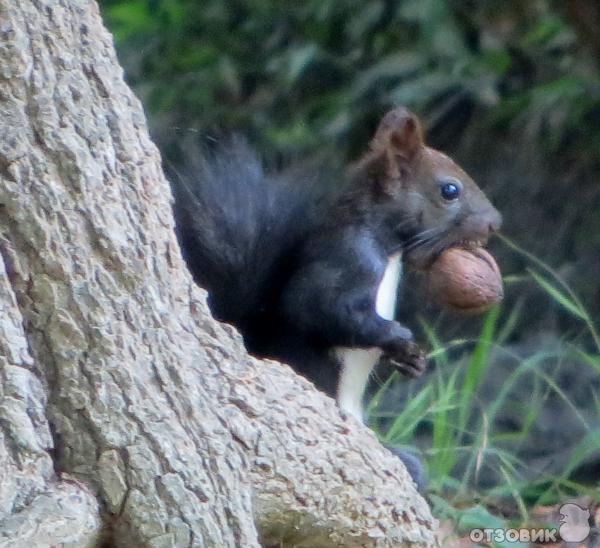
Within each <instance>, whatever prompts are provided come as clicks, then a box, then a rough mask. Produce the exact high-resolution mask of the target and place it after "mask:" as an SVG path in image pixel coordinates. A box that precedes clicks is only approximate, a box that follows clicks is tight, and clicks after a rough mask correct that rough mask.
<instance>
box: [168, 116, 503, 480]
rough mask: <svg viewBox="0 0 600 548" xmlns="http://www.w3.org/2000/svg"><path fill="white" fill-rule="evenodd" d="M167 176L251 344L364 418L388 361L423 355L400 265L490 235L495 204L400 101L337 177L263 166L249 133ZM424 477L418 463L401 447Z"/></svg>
mask: <svg viewBox="0 0 600 548" xmlns="http://www.w3.org/2000/svg"><path fill="white" fill-rule="evenodd" d="M192 160H193V161H194V162H195V165H192V166H191V169H188V170H186V171H185V172H186V173H188V174H189V175H185V176H179V177H176V178H175V179H174V180H173V189H174V194H175V206H174V211H175V217H176V222H177V232H178V236H179V239H180V243H181V246H182V249H183V253H184V256H185V257H186V260H187V263H188V265H189V267H190V270H191V271H192V273H193V275H194V278H195V280H196V281H197V283H198V284H199V285H201V286H202V287H205V288H206V289H207V290H208V293H209V304H210V306H211V310H212V311H213V314H214V315H215V317H217V318H218V319H220V320H222V321H226V322H229V323H232V324H234V325H235V326H236V327H237V328H238V329H239V330H240V332H241V333H242V335H243V336H244V340H245V343H246V345H247V348H248V350H249V351H250V352H251V353H253V354H256V355H258V356H261V357H270V358H275V359H278V360H280V361H283V362H285V363H288V364H290V365H292V366H293V367H294V369H295V370H296V371H298V372H299V373H300V374H302V375H304V376H305V377H307V378H309V379H310V380H312V381H313V382H314V383H315V384H316V385H317V387H319V388H320V389H322V390H324V391H325V392H327V393H328V394H330V395H332V396H334V397H336V399H337V401H338V404H339V406H340V408H341V409H342V410H344V411H346V412H347V413H349V414H351V415H354V416H355V417H356V418H358V419H359V420H363V411H362V398H363V394H364V390H365V387H366V385H367V382H368V380H369V375H370V374H371V371H372V369H373V367H374V365H375V364H376V363H377V362H378V360H380V359H385V360H386V361H388V362H389V363H391V364H392V365H394V366H395V367H396V368H397V369H399V370H400V371H401V372H402V373H403V374H405V375H408V376H418V375H420V374H421V373H422V372H423V370H424V369H425V357H424V353H423V352H422V350H421V349H420V347H419V346H418V345H417V344H416V343H415V342H414V339H413V335H412V333H411V331H410V330H409V329H408V328H406V327H404V326H403V325H401V324H400V323H399V322H397V321H395V320H394V317H395V311H396V306H397V303H396V299H397V291H398V287H399V283H400V280H401V272H402V265H403V264H404V265H406V266H407V267H409V268H416V269H423V268H426V267H427V265H428V264H430V263H431V262H432V261H433V260H434V259H435V258H436V257H437V256H438V255H439V254H440V253H441V252H442V251H443V250H444V249H446V248H448V247H451V246H453V245H457V244H460V245H469V243H476V244H477V245H482V244H484V243H485V242H486V241H487V239H488V237H489V235H490V233H492V232H493V231H495V230H498V228H499V227H500V223H501V218H500V214H499V213H498V212H497V211H496V209H494V207H493V206H492V205H491V204H490V202H489V201H488V199H487V198H486V196H485V195H484V193H483V192H482V191H481V190H480V189H479V187H478V186H477V185H476V184H475V183H474V181H473V180H472V179H471V178H470V177H469V176H468V175H467V174H466V173H465V172H464V171H463V170H462V169H461V168H460V167H459V166H457V165H456V164H455V163H454V162H453V161H452V160H451V159H450V158H449V157H448V156H446V155H444V154H442V153H441V152H438V151H436V150H433V149H431V148H429V147H427V146H426V145H425V143H424V140H423V132H422V129H421V126H420V124H419V121H418V119H417V118H416V117H415V116H414V115H413V114H412V113H411V112H409V111H408V110H407V109H405V108H403V107H400V108H396V109H394V110H392V111H391V112H388V113H387V114H386V115H385V116H384V118H383V119H382V121H381V123H380V125H379V127H378V129H377V131H376V133H375V136H374V138H373V140H372V141H371V144H370V147H369V151H368V152H367V153H366V154H365V156H364V157H363V158H362V159H361V160H360V161H359V162H358V163H357V164H355V165H354V166H352V167H351V168H350V169H349V170H347V171H346V173H340V174H339V175H337V176H334V179H335V180H334V181H333V182H334V183H335V184H333V185H332V184H331V182H330V183H327V182H323V181H319V180H317V181H314V180H302V179H303V178H302V177H299V176H298V173H299V170H298V169H296V170H294V171H293V172H291V173H293V174H290V173H286V172H283V173H281V172H280V173H267V172H265V170H264V169H263V167H262V164H261V162H260V160H259V159H258V158H257V157H256V155H255V154H254V153H253V152H252V151H251V150H249V148H248V147H247V146H246V145H245V144H244V143H242V142H239V141H233V142H230V143H228V144H227V145H226V146H225V147H223V149H222V150H217V151H216V152H213V153H211V154H204V155H198V156H197V157H196V158H192ZM396 453H397V454H398V455H399V456H400V458H402V460H403V461H404V462H405V464H406V465H407V468H408V469H409V472H410V473H411V475H412V476H413V479H415V481H416V482H417V484H421V485H422V483H423V471H422V467H421V465H420V463H419V462H418V460H416V459H415V458H414V457H413V456H411V455H409V454H407V453H404V452H396Z"/></svg>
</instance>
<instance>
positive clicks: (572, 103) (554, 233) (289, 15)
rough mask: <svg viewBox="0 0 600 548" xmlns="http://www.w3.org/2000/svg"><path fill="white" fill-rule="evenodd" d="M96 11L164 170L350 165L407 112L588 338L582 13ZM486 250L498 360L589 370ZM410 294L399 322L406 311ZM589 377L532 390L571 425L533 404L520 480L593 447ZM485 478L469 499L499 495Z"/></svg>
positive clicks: (523, 402)
mask: <svg viewBox="0 0 600 548" xmlns="http://www.w3.org/2000/svg"><path fill="white" fill-rule="evenodd" d="M100 4H101V7H102V9H103V12H104V16H105V19H106V21H107V23H108V25H109V27H110V28H111V30H112V32H113V33H114V34H115V38H116V42H117V47H118V51H119V55H120V59H121V61H122V63H123V65H124V66H125V70H126V76H127V79H128V81H129V82H130V84H131V85H132V86H133V87H134V89H135V90H136V92H137V94H138V95H139V96H140V98H141V99H142V101H143V103H144V105H145V108H146V110H147V113H148V116H149V121H150V125H151V131H152V133H153V136H154V138H155V140H156V141H157V143H158V144H159V146H160V147H161V148H162V150H163V151H165V152H166V153H167V154H168V151H169V150H170V148H171V147H172V146H173V144H174V143H176V142H179V141H181V140H182V139H186V138H187V137H188V136H189V135H190V134H193V135H199V136H201V137H202V138H210V137H215V138H218V137H219V136H220V135H223V134H226V133H230V132H236V133H242V134H244V135H246V136H247V137H248V138H249V139H250V140H251V141H252V142H253V143H254V145H255V146H256V147H257V148H258V149H259V150H261V151H262V152H263V153H264V154H265V155H266V156H267V157H268V158H274V159H275V160H276V161H278V160H280V159H282V158H295V159H299V158H300V159H308V158H311V157H314V156H319V157H320V158H327V157H328V155H329V157H335V158H338V159H341V160H342V161H344V162H345V161H351V160H354V159H356V158H357V157H358V156H359V155H360V153H361V152H362V151H363V150H364V149H365V146H366V144H367V142H368V140H369V138H370V136H371V135H372V132H373V130H374V128H375V126H376V124H377V121H378V119H379V118H380V116H381V115H382V114H383V113H384V112H385V111H386V110H388V109H389V108H391V107H393V106H395V105H398V104H404V105H407V106H408V107H410V108H411V109H413V110H414V111H415V112H416V113H418V114H419V115H420V116H421V118H422V119H423V121H424V124H425V126H426V128H427V134H428V139H429V142H430V144H432V145H433V146H435V147H437V148H440V149H442V150H444V151H446V152H448V153H449V154H451V155H453V156H454V157H455V158H456V159H457V160H458V162H459V163H460V164H461V165H462V166H463V167H465V168H466V170H467V171H469V172H470V173H471V175H472V176H473V177H474V178H475V179H476V180H477V181H478V182H479V184H480V185H481V187H482V188H483V189H484V190H485V191H486V193H487V194H488V195H489V197H490V198H491V199H492V201H493V202H494V203H495V204H496V205H497V206H498V209H500V210H501V212H502V213H503V216H504V227H503V233H504V234H505V235H506V236H508V237H509V238H510V239H511V240H512V241H514V242H516V243H518V245H519V246H521V247H522V248H524V249H525V250H527V251H528V252H529V253H531V254H533V255H534V256H536V257H538V258H540V259H542V260H543V261H544V262H545V263H547V264H548V265H549V266H551V267H552V269H553V270H554V271H555V273H557V274H558V275H559V276H560V278H562V280H564V281H565V282H566V283H567V284H568V285H569V286H570V287H571V288H572V290H573V291H574V292H575V293H576V294H577V295H579V297H580V298H581V301H582V302H583V304H584V305H585V307H586V308H587V311H588V312H589V315H590V318H591V320H592V321H593V322H596V324H597V321H596V320H597V319H598V318H599V317H600V181H599V178H600V3H598V1H597V0H557V1H551V0H530V1H529V0H528V1H523V0H520V1H514V0H504V1H498V0H477V1H476V0H404V1H391V0H368V1H359V0H306V1H304V2H292V1H289V0H288V1H276V0H247V1H243V2H242V1H236V0H229V1H225V0H204V1H203V2H198V1H197V0H102V1H101V2H100ZM492 248H493V251H494V253H495V254H496V256H497V257H498V259H499V262H500V264H501V267H502V270H503V272H504V273H505V275H506V276H507V280H506V281H507V299H506V303H505V305H504V311H503V314H505V315H508V314H509V313H511V312H514V313H513V314H512V316H510V317H509V321H510V326H509V327H510V329H508V327H507V326H506V324H505V327H506V329H505V331H506V333H505V334H504V336H503V337H504V339H503V340H502V343H503V345H505V346H506V347H508V348H510V350H511V352H512V354H513V355H518V356H522V357H523V359H525V357H527V356H531V355H532V354H535V353H538V354H539V353H540V352H545V351H551V352H554V351H555V350H556V349H559V350H560V349H561V348H566V347H567V346H568V345H576V346H577V349H579V350H581V351H583V352H588V353H589V355H590V356H592V358H593V359H598V356H597V354H596V353H598V352H600V349H597V348H595V346H594V340H593V336H590V333H591V332H590V330H589V329H588V328H587V327H586V326H585V325H582V323H581V318H580V317H578V316H577V314H573V313H572V310H569V308H568V307H565V306H561V303H560V300H557V299H556V298H551V297H550V296H549V295H548V293H547V292H544V291H541V290H540V286H539V284H536V283H535V281H534V280H532V278H531V276H529V275H528V273H527V268H528V267H531V264H532V263H531V261H530V260H529V259H527V258H526V257H525V256H524V255H523V254H520V253H516V252H515V251H514V250H512V249H510V248H509V247H508V246H507V245H506V244H501V242H499V241H496V242H494V243H492ZM413 285H414V284H409V289H408V292H407V293H408V294H407V300H408V301H409V302H410V303H411V304H410V305H409V307H408V309H407V310H409V311H417V310H418V311H419V312H422V310H423V309H424V307H423V304H422V297H421V295H420V293H419V292H418V291H416V290H412V289H411V288H412V287H413ZM515 311H516V312H515ZM409 315H411V316H412V315H413V314H412V312H411V313H410V314H409ZM437 317H438V312H437V311H435V310H434V309H430V308H427V309H426V312H425V314H424V318H426V319H428V321H430V322H436V326H437V328H436V329H437V335H438V336H439V337H440V338H442V339H444V340H450V339H451V338H453V337H459V336H462V335H463V334H464V333H478V332H479V329H480V325H481V320H470V321H467V322H466V323H465V322H464V321H462V320H458V319H456V318H448V317H446V318H445V319H444V320H443V321H442V322H441V323H440V321H439V320H438V319H437ZM507 321H508V320H507ZM484 335H485V334H484ZM490 359H492V358H490ZM505 361H506V360H505ZM491 363H492V371H491V373H490V375H489V378H488V379H487V381H486V384H485V386H483V385H482V387H481V391H480V396H479V397H480V398H492V399H493V397H494V393H496V394H497V393H498V391H499V390H500V389H501V386H502V383H503V382H504V380H505V379H506V378H508V376H509V375H510V367H512V366H510V365H507V364H506V363H504V362H503V360H502V359H501V358H500V357H496V358H494V360H493V361H492V362H491ZM593 363H594V364H598V368H597V369H594V368H588V369H584V368H583V367H581V366H580V364H579V362H577V361H576V360H572V359H571V360H570V359H569V358H565V359H563V360H562V361H561V362H560V367H558V369H556V368H554V369H552V371H553V372H552V374H550V373H547V374H548V375H550V377H551V379H552V382H553V383H556V386H557V387H558V390H559V392H556V391H554V396H555V397H558V396H556V393H558V394H559V396H560V394H561V393H562V394H563V395H564V397H558V399H559V400H560V399H561V398H562V401H563V403H564V401H566V402H567V403H568V404H569V405H567V406H566V407H567V408H573V407H575V408H576V409H577V410H578V411H577V413H579V415H580V416H579V417H576V420H575V419H573V417H571V416H570V415H569V413H570V412H571V411H572V409H571V411H569V410H568V409H567V411H565V410H564V409H562V408H560V405H559V403H560V402H558V403H555V404H554V403H552V402H553V400H552V398H550V397H549V396H547V397H546V399H544V400H543V403H544V405H545V406H544V407H540V412H539V414H538V415H536V417H535V419H536V420H535V424H536V428H537V429H532V428H530V427H529V430H528V431H527V436H526V439H527V440H528V442H527V441H521V442H520V443H521V445H520V446H519V451H521V450H522V449H523V447H525V449H523V450H522V451H521V453H519V454H520V456H521V457H522V458H523V459H524V461H525V463H524V468H525V470H527V469H528V468H529V469H531V470H530V473H529V475H528V474H527V473H526V472H525V473H523V474H522V476H521V477H525V479H526V480H531V478H535V477H537V478H539V477H540V475H543V474H558V473H559V472H560V470H557V469H556V467H557V466H558V467H561V466H562V467H563V468H564V466H566V464H565V462H566V460H568V458H569V456H568V455H567V456H564V458H562V460H561V458H560V454H562V453H564V452H565V450H568V449H571V448H572V447H574V446H575V445H576V444H577V443H578V441H580V440H581V437H582V436H585V434H586V432H588V433H589V432H590V431H594V432H596V431H597V430H598V428H599V426H600V425H599V424H598V423H599V421H598V410H599V408H600V406H599V405H598V401H597V400H595V399H594V398H595V397H596V395H597V392H596V391H590V390H591V388H590V387H592V388H593V387H596V388H597V387H598V377H599V375H598V373H599V372H600V361H598V362H593ZM540 367H543V365H541V366H540ZM552 367H554V366H552ZM544 374H546V373H544ZM532 382H533V384H531V383H530V382H522V383H517V388H515V393H514V396H511V397H513V402H512V407H510V406H509V409H508V410H507V411H506V412H504V414H503V415H501V416H500V418H499V428H500V430H501V431H502V432H504V433H507V432H508V433H510V432H514V431H521V432H522V431H523V425H522V424H521V422H522V420H523V416H524V415H526V411H524V409H525V408H526V406H527V402H528V401H530V400H531V398H532V397H534V394H535V390H536V386H537V385H535V382H534V381H532ZM519 386H520V389H519ZM399 390H401V388H399ZM463 400H464V398H463ZM540 401H542V400H540ZM577 413H576V414H577ZM581 417H584V418H585V420H583V424H584V425H585V428H584V427H583V426H582V425H581V420H580V419H581ZM573 420H574V422H575V423H577V426H574V422H573ZM520 421H521V422H520ZM465 424H466V423H465ZM463 426H464V425H463ZM419 428H420V430H419ZM419 428H417V427H414V426H413V430H414V432H415V433H416V434H418V433H419V432H421V433H423V431H424V432H425V434H427V432H429V431H428V430H427V427H423V426H421V427H419ZM578 436H579V437H578ZM417 437H418V436H417ZM593 439H594V440H598V439H600V438H597V437H596V438H593ZM412 441H414V440H412ZM599 443H600V442H599ZM591 449H592V450H591V451H589V455H588V456H587V457H586V459H581V462H582V463H583V464H582V463H580V462H579V461H578V469H579V471H577V470H575V471H574V472H573V475H572V476H569V477H570V478H571V479H573V478H577V477H581V476H583V478H584V479H583V480H582V481H583V483H586V484H587V485H596V486H597V485H598V481H599V479H600V458H599V457H598V449H599V448H598V447H596V448H594V447H592V448H591ZM512 451H513V452H514V451H516V450H514V449H513V450H512ZM565 459H566V460H565ZM583 461H585V462H583ZM552 463H554V465H555V467H554V468H552ZM457 468H458V469H460V465H459V464H457ZM496 472H497V473H496V475H494V474H492V475H490V476H489V477H487V478H484V479H483V480H482V481H483V483H484V484H485V483H486V482H487V483H488V484H489V483H490V482H491V483H492V484H494V482H496V483H498V482H502V481H504V480H502V477H501V476H499V472H498V470H496ZM577 474H579V476H577ZM575 491H576V490H575Z"/></svg>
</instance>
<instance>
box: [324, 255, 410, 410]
mask: <svg viewBox="0 0 600 548" xmlns="http://www.w3.org/2000/svg"><path fill="white" fill-rule="evenodd" d="M401 258H402V254H401V253H396V254H395V255H392V256H391V257H390V258H389V260H388V265H387V267H386V269H385V272H384V274H383V278H382V279H381V283H380V284H379V288H378V289H377V298H376V300H375V310H376V311H377V314H379V315H380V316H381V317H382V318H385V319H386V320H393V319H394V312H395V309H396V298H397V296H398V286H399V284H400V277H401V276H402V262H401ZM335 352H336V354H337V356H338V359H339V360H340V362H341V366H342V368H341V373H340V381H339V384H338V391H337V400H338V405H339V406H340V408H341V409H343V410H344V411H345V412H346V413H348V414H350V415H353V416H354V417H356V418H357V419H358V420H359V421H361V422H363V404H362V399H363V395H364V392H365V388H366V387H367V383H368V382H369V376H370V375H371V371H372V370H373V367H375V365H376V364H377V362H378V361H379V358H380V357H381V349H379V348H364V349H363V348H345V347H338V348H336V349H335Z"/></svg>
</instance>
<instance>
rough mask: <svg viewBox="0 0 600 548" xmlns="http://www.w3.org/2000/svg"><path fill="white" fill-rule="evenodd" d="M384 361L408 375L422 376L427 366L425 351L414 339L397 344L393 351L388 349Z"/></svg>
mask: <svg viewBox="0 0 600 548" xmlns="http://www.w3.org/2000/svg"><path fill="white" fill-rule="evenodd" d="M384 361H385V362H386V363H388V364H389V365H391V366H392V367H394V368H395V369H397V370H398V371H399V372H400V373H402V374H403V375H406V376H407V377H420V376H421V375H422V374H423V372H424V371H425V368H426V367H427V359H426V357H425V351H424V350H423V349H422V348H421V347H420V346H419V345H418V344H417V343H415V342H413V341H405V342H404V343H403V344H402V345H398V346H396V347H395V348H394V351H393V353H391V352H389V351H387V352H386V354H384Z"/></svg>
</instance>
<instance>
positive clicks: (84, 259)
mask: <svg viewBox="0 0 600 548" xmlns="http://www.w3.org/2000/svg"><path fill="white" fill-rule="evenodd" d="M170 199H171V198H170V193H169V187H168V183H167V182H166V181H165V178H164V175H163V173H162V171H161V166H160V157H159V154H158V152H157V150H156V148H155V147H154V145H153V144H152V143H151V141H150V139H149V137H148V132H147V129H146V123H145V119H144V115H143V112H142V108H141V106H140V104H139V102H138V101H137V99H136V98H135V97H134V96H133V95H132V93H131V91H130V90H129V89H128V88H127V86H126V85H125V84H124V82H123V77H122V71H121V69H120V68H119V65H118V63H117V60H116V56H115V52H114V49H113V45H112V39H111V37H110V35H109V34H108V33H107V32H106V30H105V29H104V28H103V26H102V23H101V19H100V17H99V13H98V8H97V6H96V4H95V3H94V2H91V1H86V0H18V1H17V2H15V1H14V0H0V307H1V309H0V310H1V315H0V546H11V547H14V546H25V545H27V546H29V547H31V546H49V545H62V546H92V545H94V544H96V543H98V542H107V543H108V545H110V546H126V547H132V546H153V547H159V546H161V547H162V546H216V547H223V546H241V547H251V546H258V545H259V544H264V545H280V544H283V545H294V546H310V547H315V546H336V545H345V546H356V545H366V546H373V545H381V546H404V545H406V546H409V545H410V546H429V545H434V544H435V543H436V539H435V527H436V523H435V520H433V519H432V517H431V515H430V512H429V509H428V507H427V505H426V503H425V502H424V500H423V499H422V498H421V497H420V496H418V495H417V493H416V492H415V490H414V488H413V485H412V483H411V482H410V480H409V479H408V476H407V474H406V471H405V470H404V468H403V466H402V465H401V463H400V462H399V461H398V460H397V459H396V458H394V457H393V456H392V455H391V454H390V453H389V452H388V451H386V450H385V449H383V448H382V447H381V446H380V445H379V444H378V443H377V441H376V440H375V438H374V436H373V435H372V433H371V432H370V431H368V430H367V429H366V428H364V427H362V426H360V425H359V424H357V423H356V422H355V421H354V420H353V419H351V418H345V417H342V416H341V415H340V413H339V411H338V410H337V408H336V406H335V404H334V402H333V401H332V400H330V399H329V398H327V397H325V396H324V395H322V394H320V393H318V392H317V391H315V389H314V388H313V387H312V385H311V384H310V383H309V382H307V381H305V380H304V379H302V378H300V377H298V376H297V375H295V374H294V373H293V372H292V371H291V370H290V369H289V368H288V367H286V366H283V365H281V364H277V363H274V362H268V361H265V362H261V361H258V360H255V359H253V358H251V357H249V356H248V355H247V354H246V352H245V350H244V348H243V346H242V344H241V340H240V337H239V335H238V334H237V333H235V332H234V330H233V329H232V328H230V327H229V326H226V325H222V324H219V323H217V322H215V321H214V320H213V319H212V318H211V317H210V314H209V312H208V309H207V306H206V302H205V295H204V292H203V291H202V290H200V289H198V288H197V287H195V286H194V285H193V283H192V281H191V278H190V276H189V274H188V272H187V270H186V268H185V265H184V263H183V262H182V259H181V256H180V252H179V249H178V246H177V243H176V240H175V238H174V234H173V219H172V215H171V206H170Z"/></svg>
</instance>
